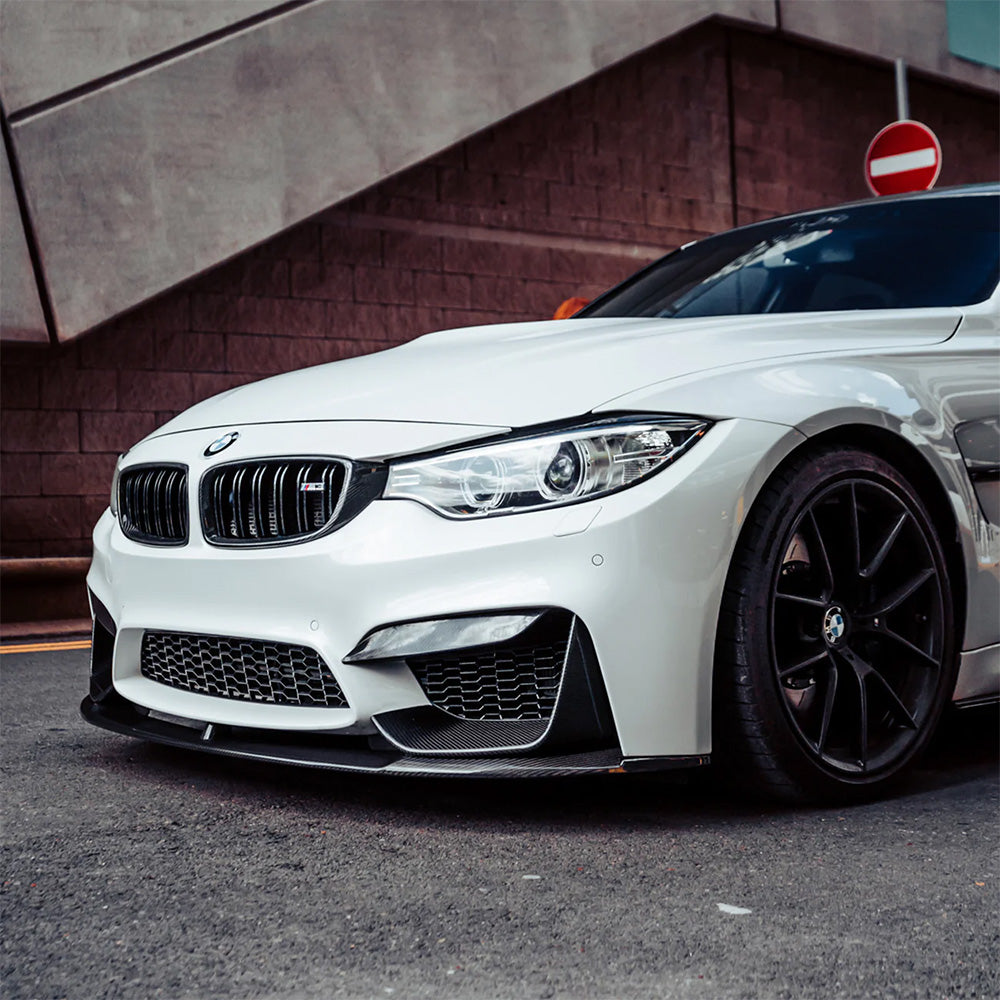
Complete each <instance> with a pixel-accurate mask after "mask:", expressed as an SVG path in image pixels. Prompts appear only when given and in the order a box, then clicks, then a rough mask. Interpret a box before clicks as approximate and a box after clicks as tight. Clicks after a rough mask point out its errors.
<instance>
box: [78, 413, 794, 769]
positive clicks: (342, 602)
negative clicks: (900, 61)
mask: <svg viewBox="0 0 1000 1000" xmlns="http://www.w3.org/2000/svg"><path fill="white" fill-rule="evenodd" d="M253 430H254V429H253V428H249V429H248V431H247V432H246V435H245V437H246V438H248V439H249V440H248V441H247V442H246V446H247V447H248V448H250V449H253V447H254V440H253V436H254V435H253ZM309 435H310V428H309V426H307V425H302V426H294V425H293V426H289V425H285V426H284V428H283V429H282V439H283V444H284V446H285V447H286V448H288V453H295V451H296V445H297V442H296V437H297V436H298V437H299V439H300V441H301V449H302V450H305V447H306V442H307V441H309V442H310V443H311V439H310V437H309ZM792 435H793V432H791V431H789V429H788V428H785V427H782V426H780V425H775V424H767V423H762V422H755V421H746V420H730V421H724V422H721V423H719V424H717V425H716V426H715V427H713V428H712V430H711V432H710V433H709V434H707V435H706V437H705V439H704V440H703V441H701V442H700V443H699V444H698V445H697V446H696V447H695V448H694V449H692V450H691V452H690V453H688V454H687V455H685V456H683V458H682V459H680V460H679V461H678V462H677V463H676V464H675V465H673V466H671V467H668V468H667V469H665V470H663V471H662V472H661V473H659V474H658V475H656V476H654V477H652V478H651V479H649V480H648V481H646V482H643V483H641V484H639V485H637V486H635V487H632V488H630V489H628V490H624V491H622V492H620V493H618V494H615V495H612V496H609V497H605V498H602V499H599V500H595V501H590V502H587V503H581V504H579V505H576V506H570V507H564V508H560V509H553V510H545V511H537V512H533V513H528V514H517V515H510V516H503V517H494V518H488V519H483V520H477V521H472V522H458V521H450V520H446V519H444V518H441V517H439V516H438V515H436V514H434V513H432V512H431V511H429V510H427V509H425V508H424V507H422V506H420V505H419V504H417V503H415V502H412V501H404V500H393V501H385V500H379V501H375V502H373V503H372V504H370V506H369V507H367V508H366V509H365V510H364V511H363V512H362V513H361V514H360V515H359V516H358V517H356V518H355V519H354V520H353V521H351V522H350V523H348V524H346V525H344V526H343V527H342V528H340V529H339V530H337V531H334V532H333V533H331V534H329V535H326V536H323V537H320V538H317V539H314V540H312V541H309V542H307V543H304V544H298V545H285V546H280V547H274V548H257V547H247V548H219V547H213V546H211V545H209V544H208V543H207V542H205V540H204V539H203V538H202V536H201V534H200V532H199V530H198V528H197V525H198V511H197V509H196V507H195V501H194V500H193V499H192V508H191V518H190V524H191V525H192V531H191V537H190V539H189V541H188V543H187V544H186V545H183V546H177V547H168V548H163V547H155V546H149V545H142V544H138V543H136V542H133V541H130V540H129V539H127V538H125V537H124V535H123V534H122V532H121V530H120V529H119V527H118V524H117V522H116V521H115V519H114V518H113V517H112V515H111V514H110V512H106V513H105V514H104V516H103V517H102V518H101V520H100V522H99V523H98V525H97V527H96V529H95V533H94V561H93V565H92V567H91V570H90V574H89V576H88V586H89V588H90V591H91V594H92V602H93V605H94V608H95V610H97V609H100V616H99V617H103V618H104V619H105V631H106V632H107V636H106V637H105V638H104V639H103V640H102V642H101V643H98V642H97V641H95V647H94V648H95V662H94V670H95V673H96V672H98V671H100V670H106V672H107V684H101V683H97V684H96V685H92V687H93V688H94V690H95V691H97V692H98V693H100V692H104V694H105V697H102V698H97V699H95V698H94V697H93V693H94V692H93V691H92V697H91V698H90V699H88V700H87V701H85V702H84V705H83V706H82V709H83V713H84V716H85V718H87V719H88V721H91V722H93V723H95V724H97V725H100V726H103V727H104V728H107V729H111V730H114V731H117V732H122V733H127V734H129V735H133V736H140V737H143V738H146V739H150V740H154V741H158V742H163V743H168V744H171V745H175V746H192V747H196V748H198V749H202V750H212V751H214V752H218V753H225V754H229V755H234V756H239V757H253V758H260V759H267V760H293V761H295V762H298V763H303V764H311V765H313V766H324V767H338V768H346V769H348V770H374V771H381V772H384V773H460V774H484V773H494V774H520V773H567V772H569V771H590V770H608V769H617V768H621V767H625V768H626V769H630V768H648V767H650V766H653V764H654V763H656V762H658V763H659V765H660V766H677V765H679V764H690V763H694V764H697V763H703V762H704V761H705V760H706V759H707V755H708V753H709V751H710V745H711V671H712V659H713V650H714V641H715V627H716V620H717V617H718V609H719V604H720V600H721V593H722V588H723V585H724V581H725V576H726V572H727V569H728V564H729V558H730V555H731V553H732V549H733V546H734V545H735V542H736V538H737V535H738V532H739V529H740V526H741V523H742V518H743V515H744V512H745V511H746V510H748V509H749V506H750V503H751V502H752V499H753V496H754V495H755V493H756V490H757V488H759V485H760V482H761V481H762V479H763V478H764V477H766V474H767V470H768V469H769V468H771V467H773V464H774V463H775V462H776V461H777V460H780V457H781V456H782V455H783V454H784V453H785V452H786V451H787V449H788V448H789V446H790V442H791V438H792ZM193 436H195V435H189V434H178V435H173V436H170V437H167V438H161V439H153V440H151V441H149V442H146V443H144V444H143V445H140V446H139V448H137V449H136V452H137V457H136V459H135V460H136V461H140V460H141V461H149V460H151V458H152V459H154V460H157V461H168V462H169V461H184V462H187V463H188V464H190V465H191V468H192V479H195V478H196V475H197V470H198V466H197V464H196V461H195V460H193V459H192V457H191V456H192V454H193V447H192V444H193V442H192V441H190V440H186V439H189V438H191V437H193ZM205 436H206V434H205V433H204V432H202V433H200V434H198V435H196V437H197V441H198V443H199V444H201V443H203V442H202V439H203V438H205ZM311 447H312V448H315V444H311ZM328 447H329V449H330V453H332V454H348V455H349V454H352V450H351V442H350V441H342V442H334V443H332V444H329V445H328ZM251 453H253V452H251ZM256 453H257V454H269V453H273V452H270V451H269V450H268V448H267V446H266V445H264V444H261V446H260V448H259V450H258V451H257V452H256ZM198 454H200V452H199V453H198ZM191 493H192V494H196V490H194V489H192V490H191ZM528 608H545V609H561V610H563V611H565V612H567V613H568V614H569V615H571V616H572V617H573V620H574V622H577V623H579V626H578V627H579V631H580V634H581V635H582V636H584V637H585V639H584V641H585V643H586V646H587V653H586V656H584V659H586V661H587V662H586V664H585V665H584V667H582V668H581V671H582V672H581V671H577V673H578V674H579V678H584V679H585V680H586V683H585V684H584V685H583V686H584V687H585V688H586V689H587V690H589V691H591V692H593V693H594V697H593V698H592V699H591V700H592V701H594V702H595V704H596V703H598V702H600V704H597V707H596V708H594V710H593V712H592V713H591V715H592V719H591V722H590V723H588V725H589V729H587V732H586V733H584V734H583V735H582V736H581V732H580V726H577V727H576V730H573V726H572V725H569V728H568V730H566V731H567V732H568V731H573V732H575V733H576V735H575V737H574V738H565V733H563V735H562V736H560V734H559V732H558V731H557V732H555V733H549V734H548V735H547V737H546V739H545V740H544V741H541V742H540V743H538V744H537V745H533V746H531V747H524V748H521V749H520V750H518V751H517V752H515V753H514V754H511V752H510V748H509V747H508V746H505V745H501V744H503V742H504V741H502V740H498V741H497V742H496V745H495V746H492V747H491V746H489V745H487V744H482V743H481V742H480V745H473V746H468V745H465V744H463V743H462V742H461V740H459V741H458V743H457V744H456V743H454V741H452V743H448V742H447V741H446V742H445V744H444V747H443V749H441V748H438V749H437V750H436V751H429V750H427V749H426V747H424V748H423V749H419V750H418V752H413V748H412V747H408V748H401V744H405V743H406V741H405V740H395V744H394V742H393V741H394V739H395V737H394V736H393V730H392V729H391V728H387V727H386V725H382V724H381V723H380V720H385V719H394V720H396V721H398V720H399V719H400V718H404V721H407V722H408V721H409V719H410V717H409V716H408V715H407V713H411V714H412V713H416V715H413V719H416V720H418V721H419V720H423V719H424V718H425V716H426V714H427V713H426V710H427V709H428V706H429V704H430V703H429V701H428V696H427V694H425V692H424V690H423V688H422V687H421V685H420V683H418V681H417V679H416V677H415V676H414V674H413V672H412V671H411V670H410V669H408V667H407V665H406V663H405V662H404V661H402V660H392V661H384V662H381V663H375V664H367V663H345V662H344V659H345V657H348V654H349V653H350V652H351V650H353V649H354V648H355V647H356V645H357V644H358V642H359V641H360V640H361V638H362V637H363V636H365V635H366V634H367V633H369V632H371V631H372V630H375V629H378V628H381V627H384V626H386V625H390V624H395V623H400V622H409V621H417V620H422V619H429V618H435V619H440V618H448V617H450V616H459V615H467V614H470V613H483V614H492V613H497V612H500V611H510V610H511V609H528ZM148 630H162V631H170V632H183V633H190V634H194V635H208V636H228V637H251V638H253V639H255V640H262V641H267V642H277V643H289V644H298V645H301V646H305V647H309V648H310V649H312V650H316V651H317V652H318V653H319V654H320V656H321V657H322V659H323V660H324V661H325V663H326V664H327V665H328V666H329V668H330V670H331V671H332V673H333V674H334V676H335V677H336V680H337V681H338V682H339V684H340V687H341V688H342V690H343V693H344V696H345V698H346V701H347V707H343V708H325V707H300V706H289V705H279V704H258V703H252V702H248V701H244V700H234V699H231V698H225V697H216V696H213V695H208V694H202V693H194V692H192V691H185V690H179V689H178V688H175V687H171V686H168V685H166V684H163V683H159V682H157V681H153V680H151V679H149V678H148V677H146V676H144V675H143V674H142V672H141V671H140V653H141V648H142V641H143V635H144V633H145V632H147V631H148ZM96 636H97V632H96V629H95V639H96ZM102 645H103V646H104V647H106V656H105V658H106V660H107V662H106V663H105V664H104V665H103V666H102V664H101V663H99V647H100V646H102ZM581 655H583V654H581ZM569 676H570V674H569V667H567V678H569ZM579 678H577V680H574V681H572V682H570V681H569V680H567V686H568V687H573V686H576V687H579V686H580V684H583V681H580V680H579ZM560 697H561V698H562V697H563V695H561V696H560ZM565 697H567V698H568V697H569V693H566V694H565ZM602 699H603V700H602ZM574 712H575V710H574ZM421 713H423V714H421ZM558 714H559V713H558V712H557V713H556V716H557V718H558ZM564 714H565V715H566V718H567V719H569V720H570V722H573V721H574V719H576V715H574V714H573V713H571V712H569V710H568V709H567V710H566V713H564ZM584 714H586V713H584ZM571 716H572V718H571ZM594 720H596V722H595V721H594ZM415 724H416V723H415ZM584 728H585V729H586V728H587V727H586V726H585V727H584ZM553 729H554V730H558V727H557V726H555V725H553ZM564 729H566V727H564ZM387 733H388V736H389V738H388V739H387ZM317 740H319V742H318V743H317ZM455 746H457V747H458V749H459V752H458V753H452V752H451V750H452V749H454V748H455Z"/></svg>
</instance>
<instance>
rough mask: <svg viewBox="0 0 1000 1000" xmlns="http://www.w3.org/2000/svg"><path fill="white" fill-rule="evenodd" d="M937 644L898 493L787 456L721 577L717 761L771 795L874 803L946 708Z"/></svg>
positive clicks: (944, 612)
mask: <svg viewBox="0 0 1000 1000" xmlns="http://www.w3.org/2000/svg"><path fill="white" fill-rule="evenodd" d="M953 631H954V627H953V612H952V600H951V591H950V587H949V585H948V576H947V570H946V564H945V558H944V553H943V551H942V548H941V545H940V542H939V540H938V537H937V534H936V532H935V530H934V526H933V523H932V521H931V518H930V516H929V514H928V512H927V510H926V508H925V506H924V505H923V503H922V502H921V501H920V499H919V497H918V496H917V493H916V491H915V490H914V488H913V487H912V485H911V484H910V483H909V482H908V481H907V480H906V479H905V478H904V477H903V476H902V475H901V474H900V473H899V472H898V471H897V470H896V469H894V468H893V467H892V466H890V465H888V464H887V463H886V462H884V461H882V460H881V459H879V458H877V457H876V456H874V455H870V454H868V453H867V452H861V451H855V450H853V449H852V450H834V449H829V450H826V451H823V452H820V453H818V454H813V455H810V456H806V457H803V458H799V459H798V460H796V461H794V462H793V463H792V464H791V465H789V466H788V467H786V468H784V469H782V470H780V471H779V472H778V473H777V474H776V475H775V477H774V478H773V479H772V481H771V482H769V483H768V485H767V486H766V487H765V489H764V490H763V491H762V493H761V495H760V497H759V498H758V500H757V502H756V503H755V505H754V508H753V510H752V512H751V516H750V518H749V519H748V521H747V524H746V525H745V527H744V531H743V534H742V535H741V538H740V543H739V546H738V549H737V552H736V555H735V557H734V560H733V564H732V566H731V569H730V574H729V578H728V580H727V588H726V594H725V597H724V600H723V610H722V618H721V620H720V629H719V638H718V642H717V649H716V679H715V694H716V717H715V725H716V728H715V739H714V742H715V743H716V745H717V749H718V754H717V757H720V758H721V759H722V761H723V763H724V765H726V766H729V767H730V768H732V769H733V770H734V771H735V772H736V773H737V774H738V775H739V776H740V777H741V778H742V779H743V780H747V779H749V780H750V782H751V784H752V785H753V786H754V787H756V788H757V789H760V790H764V791H767V792H769V793H771V794H776V795H778V796H782V797H792V798H807V799H824V800H838V799H839V800H843V799H851V798H860V797H864V796H868V795H871V794H873V793H874V792H876V791H881V790H882V789H884V787H885V785H886V784H887V783H888V782H889V781H890V780H891V779H893V778H896V777H898V776H899V775H900V774H901V773H902V771H903V770H904V769H905V768H906V767H907V766H908V765H909V764H911V763H912V762H913V760H914V759H915V758H916V756H917V755H918V754H919V752H920V751H921V750H922V749H923V748H924V747H925V746H926V744H927V742H928V741H929V739H930V737H931V735H932V733H933V730H934V728H935V726H936V724H937V721H938V718H939V716H940V714H941V710H942V708H943V706H944V704H945V703H946V702H947V700H948V697H949V696H950V693H951V690H952V688H953V686H954V678H955V670H956V666H957V662H956V657H955V655H954V646H953Z"/></svg>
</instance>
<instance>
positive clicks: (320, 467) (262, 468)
mask: <svg viewBox="0 0 1000 1000" xmlns="http://www.w3.org/2000/svg"><path fill="white" fill-rule="evenodd" d="M348 471H349V466H348V463H347V462H345V461H342V460H339V459H329V458H320V459H305V458H282V459H269V460H266V461H264V460H261V461H256V462H239V463H233V464H228V465H220V466H217V467H216V468H214V469H211V470H209V472H207V473H206V474H205V477H204V479H203V480H202V485H201V512H202V522H203V528H204V531H205V537H206V538H207V539H208V540H209V541H210V542H215V543H217V544H223V545H224V544H232V545H249V544H268V543H272V544H273V543H276V542H286V541H291V540H294V539H298V538H306V537H308V536H310V535H314V534H316V533H317V532H319V531H322V530H323V529H324V528H325V527H327V526H328V525H329V524H330V523H331V522H332V521H333V519H334V517H335V516H336V514H337V513H338V511H339V509H340V506H341V501H342V497H343V495H344V486H345V483H346V481H347V476H348Z"/></svg>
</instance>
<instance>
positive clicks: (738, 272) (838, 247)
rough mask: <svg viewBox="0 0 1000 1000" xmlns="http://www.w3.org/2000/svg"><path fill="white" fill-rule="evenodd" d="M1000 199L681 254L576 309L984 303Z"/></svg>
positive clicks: (997, 265)
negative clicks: (586, 305) (588, 304)
mask: <svg viewBox="0 0 1000 1000" xmlns="http://www.w3.org/2000/svg"><path fill="white" fill-rule="evenodd" d="M998 223H1000V199H998V198H997V197H996V196H995V195H962V196H957V197H949V198H940V199H936V200H913V201H902V202H885V203H877V202H876V203H872V204H867V205H862V206H859V207H856V208H850V209H841V210H839V211H833V212H816V213H814V214H812V215H805V216H798V217H796V218H795V219H783V220H778V221H775V222H764V223H761V224H759V225H755V226H749V227H747V228H746V229H740V230H737V231H735V232H730V233H723V234H722V235H720V236H713V237H711V238H709V239H707V240H703V241H702V242H700V243H696V244H694V245H693V246H690V247H688V248H687V249H686V250H678V251H677V252H676V253H673V254H670V255H669V256H667V257H664V258H663V259H662V260H659V261H656V263H654V264H651V265H650V266H649V267H647V268H646V269H645V270H643V271H640V272H639V273H638V274H636V275H633V277H631V278H629V279H628V280H627V281H625V282H623V283H622V284H621V285H619V286H618V287H617V288H613V289H612V290H611V291H610V292H608V293H606V294H605V295H603V296H602V297H601V298H599V299H597V300H596V301H595V302H593V303H592V304H591V305H590V306H588V307H587V308H586V309H584V310H583V311H581V312H579V313H577V315H578V316H581V317H587V316H671V317H690V316H732V315H743V314H749V313H784V312H819V311H826V310H834V311H844V310H850V309H913V308H920V307H928V306H960V305H970V304H972V303H974V302H981V301H982V300H983V299H986V298H988V297H989V295H990V294H991V293H992V291H993V289H994V288H995V287H996V284H997V280H998V270H1000V225H998Z"/></svg>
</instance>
